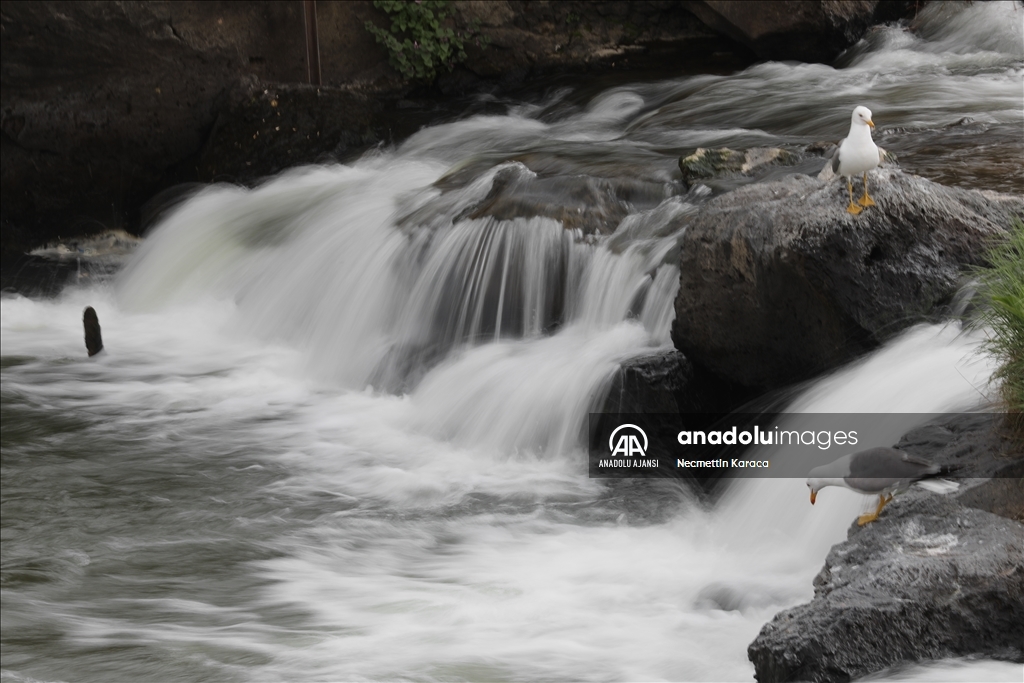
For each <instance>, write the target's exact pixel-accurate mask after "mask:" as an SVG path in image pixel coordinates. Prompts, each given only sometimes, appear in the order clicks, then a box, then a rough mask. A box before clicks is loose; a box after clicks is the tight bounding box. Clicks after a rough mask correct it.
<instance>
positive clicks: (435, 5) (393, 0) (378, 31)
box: [366, 0, 486, 81]
mask: <svg viewBox="0 0 1024 683" xmlns="http://www.w3.org/2000/svg"><path fill="white" fill-rule="evenodd" d="M373 6H374V7H376V8H377V9H380V10H383V11H384V12H385V13H386V14H387V15H388V16H389V17H390V18H391V27H390V28H389V29H383V28H381V27H379V26H377V25H376V24H374V23H373V22H372V21H367V22H366V30H367V31H369V32H370V33H371V34H372V35H373V37H374V38H376V39H377V42H378V43H380V44H381V45H383V46H384V47H385V48H386V49H387V51H388V56H389V62H390V64H391V66H392V67H394V69H395V70H396V71H398V72H399V73H400V74H402V75H403V76H405V77H406V78H408V79H415V80H424V81H432V80H434V77H435V76H437V72H438V70H439V69H442V68H444V69H447V70H448V71H451V70H452V69H453V68H454V67H455V65H456V64H457V63H459V62H462V61H464V60H465V59H466V50H465V43H466V41H473V40H475V41H476V42H477V44H481V43H482V42H486V39H483V38H481V36H480V35H479V32H478V30H477V29H478V26H477V24H476V23H475V22H474V24H473V25H471V26H469V27H468V28H465V29H462V30H456V29H454V28H452V27H451V26H450V24H451V23H452V22H450V21H446V20H447V19H449V18H450V17H451V16H452V14H453V10H452V9H451V3H449V2H447V1H446V0H413V1H405V0H374V3H373Z"/></svg>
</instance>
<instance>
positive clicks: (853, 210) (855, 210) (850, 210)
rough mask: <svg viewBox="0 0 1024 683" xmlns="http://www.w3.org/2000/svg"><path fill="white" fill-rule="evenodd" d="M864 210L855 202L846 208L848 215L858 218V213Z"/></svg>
mask: <svg viewBox="0 0 1024 683" xmlns="http://www.w3.org/2000/svg"><path fill="white" fill-rule="evenodd" d="M863 210H864V209H862V208H860V207H859V206H857V205H856V204H854V203H853V202H850V205H849V206H848V207H846V212H847V213H852V214H853V215H854V216H856V215H857V214H858V213H860V212H861V211H863Z"/></svg>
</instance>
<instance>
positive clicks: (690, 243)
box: [672, 168, 1024, 390]
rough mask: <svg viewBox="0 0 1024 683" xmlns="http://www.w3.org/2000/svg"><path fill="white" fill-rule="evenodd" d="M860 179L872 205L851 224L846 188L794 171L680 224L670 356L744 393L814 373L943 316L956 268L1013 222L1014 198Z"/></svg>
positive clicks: (896, 175)
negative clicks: (679, 354)
mask: <svg viewBox="0 0 1024 683" xmlns="http://www.w3.org/2000/svg"><path fill="white" fill-rule="evenodd" d="M869 182H870V191H871V194H872V196H873V197H874V200H875V202H876V206H873V207H870V208H867V209H865V210H864V211H863V212H862V213H861V214H860V215H858V216H853V215H851V214H849V213H847V211H846V206H847V203H848V197H847V188H846V183H844V182H841V181H838V180H836V181H833V182H830V183H825V182H822V181H819V180H817V179H815V178H811V177H808V176H805V175H795V174H794V175H790V176H787V177H785V178H783V179H781V180H777V181H772V182H765V183H758V184H753V185H747V186H744V187H741V188H739V189H737V190H734V191H732V192H728V193H726V194H723V195H720V196H718V197H715V198H714V199H712V200H710V201H708V202H707V203H706V204H704V205H703V206H702V207H701V208H700V210H699V211H697V212H696V213H695V214H693V215H689V216H684V217H682V218H681V219H680V220H682V221H685V222H686V223H687V226H686V232H685V234H684V236H683V239H682V245H681V250H680V253H681V256H680V271H681V272H680V287H679V293H678V295H677V298H676V320H675V322H674V324H673V330H672V337H673V340H674V341H675V345H676V348H677V349H679V350H680V351H682V352H683V353H684V354H686V356H687V358H689V359H690V360H691V361H693V362H694V363H695V364H697V365H699V366H703V367H705V368H707V369H709V370H710V371H712V372H713V373H715V374H717V375H719V376H721V377H722V378H725V379H728V380H731V381H733V382H736V383H738V384H740V385H742V386H746V387H751V388H757V389H762V390H763V389H769V388H774V387H779V386H783V385H787V384H791V383H793V382H798V381H801V380H804V379H807V378H810V377H813V376H814V375H817V374H819V373H821V372H823V371H825V370H828V369H829V368H832V367H835V366H836V365H838V364H840V363H843V362H845V361H848V360H850V359H852V358H854V357H856V356H858V355H860V354H862V353H864V352H866V351H868V350H870V349H872V348H874V347H876V346H877V345H878V344H880V343H881V342H883V341H884V340H886V339H887V338H889V337H891V336H893V335H894V334H896V333H897V332H899V331H900V330H902V329H904V328H905V327H907V326H909V325H912V324H914V323H917V322H921V321H924V320H928V319H932V318H936V317H939V316H941V315H942V314H943V313H944V312H948V305H949V304H950V302H951V300H952V298H953V296H954V294H955V293H956V291H957V289H958V287H959V285H960V284H961V282H962V278H963V274H964V269H965V268H966V267H968V266H971V265H974V264H979V263H981V261H982V259H983V255H984V251H985V246H986V244H987V243H988V242H989V241H990V240H992V239H994V238H996V237H998V236H999V235H1001V234H1003V233H1004V230H1005V228H1006V227H1007V226H1008V225H1009V222H1010V215H1011V214H1015V215H1018V216H1024V199H1022V198H1020V197H1015V196H1007V195H998V194H995V193H988V192H978V191H972V190H963V189H959V188H953V187H944V186H942V185H938V184H936V183H933V182H931V181H929V180H926V179H924V178H920V177H918V176H913V175H908V174H905V173H903V172H901V171H899V170H897V169H889V168H882V169H879V170H877V171H875V172H873V173H872V175H871V176H870V178H869ZM856 189H857V192H858V193H859V191H860V183H859V182H858V183H857V188H856Z"/></svg>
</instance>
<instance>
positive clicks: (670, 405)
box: [601, 351, 693, 414]
mask: <svg viewBox="0 0 1024 683" xmlns="http://www.w3.org/2000/svg"><path fill="white" fill-rule="evenodd" d="M692 380H693V368H692V366H691V365H690V363H689V362H688V361H687V360H686V357H685V356H683V354H681V353H679V352H678V351H667V352H664V353H655V354H651V355H649V356H640V357H638V358H632V359H630V360H629V361H627V362H625V363H623V364H622V367H621V368H620V369H619V372H618V374H616V376H615V378H614V379H613V380H612V383H611V386H610V387H609V389H608V397H607V398H606V399H605V402H604V407H603V408H602V410H601V412H603V413H672V414H675V413H678V412H679V410H680V408H679V400H680V398H682V397H683V395H684V393H685V392H686V391H687V390H688V389H689V390H691V391H692V386H691V382H692Z"/></svg>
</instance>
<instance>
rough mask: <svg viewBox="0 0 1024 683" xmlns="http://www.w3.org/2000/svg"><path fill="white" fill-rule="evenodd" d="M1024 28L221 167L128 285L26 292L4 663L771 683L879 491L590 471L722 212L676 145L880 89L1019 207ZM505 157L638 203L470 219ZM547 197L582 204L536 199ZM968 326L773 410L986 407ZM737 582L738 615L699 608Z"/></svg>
mask: <svg viewBox="0 0 1024 683" xmlns="http://www.w3.org/2000/svg"><path fill="white" fill-rule="evenodd" d="M1022 19H1024V10H1022V9H1021V7H1020V5H1019V4H1016V3H974V4H972V5H968V6H963V5H956V6H952V5H942V4H939V3H934V4H931V5H929V6H928V8H927V9H926V10H925V12H924V13H922V15H921V16H920V17H919V18H918V20H916V22H915V26H914V31H909V30H906V29H903V28H897V27H890V28H883V29H879V30H877V31H875V32H873V33H872V34H871V35H869V36H868V38H867V39H866V40H865V41H863V43H862V44H861V45H859V46H857V47H856V48H854V49H853V50H851V51H850V52H849V53H848V54H847V55H846V56H845V57H844V58H843V59H842V60H841V62H840V65H839V67H838V68H834V67H830V66H824V65H795V64H782V63H767V64H760V65H757V66H753V67H751V68H749V69H747V70H745V71H743V72H740V73H736V74H732V75H728V76H691V77H685V78H678V79H674V80H662V81H657V82H638V83H634V84H630V85H621V86H616V87H613V88H610V89H605V90H601V91H599V92H596V93H594V92H588V91H586V90H585V89H583V88H580V89H573V88H568V87H564V88H553V89H550V90H548V91H546V92H545V93H543V95H541V96H539V97H537V98H536V99H532V100H527V101H515V102H513V101H509V102H492V103H490V104H491V105H492V106H498V107H503V108H504V110H505V111H504V113H502V114H489V115H476V116H472V117H468V118H465V119H463V120H459V121H455V122H450V123H446V124H443V125H437V126H433V127H429V128H425V129H423V130H422V131H420V132H419V133H417V134H416V135H414V136H413V137H411V138H410V139H408V140H407V141H405V142H404V143H402V144H401V145H399V146H398V147H397V148H393V149H386V150H378V151H375V152H374V153H371V154H368V155H366V156H365V157H363V158H362V159H360V160H359V161H357V162H355V163H352V164H349V165H336V166H327V167H309V168H303V169H295V170H293V171H291V172H288V173H286V174H284V175H282V176H280V177H278V178H276V179H272V180H270V181H268V182H267V183H265V184H263V185H261V186H260V187H258V188H256V189H251V190H250V189H242V188H234V187H224V186H217V187H210V188H207V189H205V190H204V191H202V192H201V193H199V194H197V195H196V196H194V197H192V198H191V199H189V200H188V201H187V202H185V203H184V204H182V205H180V206H179V207H177V208H176V209H175V210H174V211H172V212H171V213H169V214H168V215H167V216H166V217H165V218H164V220H163V221H162V222H161V223H160V224H159V225H158V226H157V227H156V228H155V229H154V230H153V231H152V233H151V234H150V235H149V236H148V237H147V239H146V240H145V242H144V243H143V245H142V246H141V247H140V248H139V249H138V250H137V251H136V253H135V254H134V255H133V256H132V257H131V259H130V261H129V262H128V264H127V265H126V266H125V268H124V269H123V270H122V271H121V272H119V273H118V274H117V276H116V277H115V278H113V279H111V280H103V281H98V282H92V283H87V282H86V281H85V280H83V282H82V283H79V284H76V285H74V286H69V287H68V288H66V289H65V290H64V291H63V292H62V293H61V294H60V295H59V296H57V297H53V298H42V297H25V296H20V295H14V294H5V295H4V297H3V299H2V300H0V305H2V322H0V335H2V336H0V341H2V366H0V367H2V385H0V386H2V420H3V430H2V432H0V440H2V441H0V442H2V475H3V477H2V479H3V497H2V501H3V517H2V534H3V536H2V538H3V558H2V640H3V648H2V655H0V656H2V680H4V681H7V680H10V681H236V680H237V681H334V680H407V679H411V680H474V681H477V680H487V681H498V680H510V681H511V680H566V681H568V680H572V681H578V680H594V681H615V680H625V681H640V680H645V681H646V680H673V681H684V680H712V681H733V680H736V681H740V680H751V679H752V675H753V667H752V665H751V664H750V663H749V662H748V661H747V657H746V648H747V645H748V644H749V643H750V642H751V641H752V640H753V638H754V637H755V636H756V635H757V632H758V631H759V629H760V628H761V626H762V625H763V624H764V623H765V622H766V621H768V620H770V619H771V618H772V616H773V615H774V614H775V613H777V612H778V611H780V610H782V609H784V608H786V607H789V606H792V605H795V604H798V603H800V602H804V601H806V600H808V599H809V598H810V597H811V595H812V587H811V579H812V578H813V576H814V575H815V574H816V573H817V572H818V570H819V569H820V567H821V564H822V562H823V560H824V557H825V554H826V553H827V551H828V548H829V547H830V546H831V545H832V544H834V543H836V542H838V541H841V540H842V539H843V538H845V534H846V530H847V528H848V526H849V524H850V522H851V520H852V519H853V517H854V516H855V515H856V514H857V513H858V512H860V511H861V510H862V509H863V508H864V501H863V500H862V499H861V497H860V496H858V495H856V494H853V493H852V492H848V491H843V490H835V492H834V495H833V491H832V490H830V491H829V493H830V495H829V496H822V498H821V501H820V503H819V504H818V505H816V506H815V507H814V508H811V507H810V506H809V504H808V502H807V497H806V487H805V485H804V483H803V481H799V480H757V481H754V480H748V481H738V482H736V484H735V485H734V486H733V487H732V488H730V489H728V490H727V491H726V492H725V494H724V495H723V496H722V497H721V498H720V499H719V500H717V501H716V502H715V503H714V504H713V505H712V504H709V503H707V502H704V501H702V500H701V499H700V498H699V497H698V496H696V495H695V494H693V493H692V492H691V491H690V490H689V489H688V488H687V487H686V486H683V485H679V484H675V483H669V482H656V481H634V482H629V481H626V482H621V481H620V482H609V481H605V480H597V479H589V478H588V477H587V474H586V456H585V452H584V450H583V447H582V445H581V443H580V429H581V426H582V425H583V424H584V421H585V420H586V416H587V413H588V412H590V411H592V410H595V409H596V408H599V407H600V405H601V401H602V400H603V396H604V392H606V391H607V388H608V387H607V385H608V382H609V380H610V379H611V377H612V376H613V375H614V373H615V372H616V370H617V368H618V367H619V365H620V364H621V363H622V362H623V361H625V360H628V359H629V358H632V357H636V356H638V355H641V354H646V353H650V352H651V351H653V350H657V349H667V348H670V347H671V340H670V339H669V329H670V327H671V322H672V318H673V316H674V309H673V300H674V297H675V292H676V288H677V285H678V270H677V266H676V265H675V263H676V259H675V256H676V255H677V253H678V252H677V250H678V238H679V234H678V232H677V231H675V230H674V229H673V228H672V227H671V226H673V225H678V224H679V223H678V222H677V221H676V219H678V218H679V217H680V216H685V215H686V214H687V213H688V212H691V211H693V210H694V205H695V204H696V203H698V202H699V201H702V200H703V198H704V197H705V194H702V192H701V191H692V190H691V191H689V192H687V191H685V188H683V187H682V186H681V184H680V183H679V182H678V180H677V177H678V171H677V170H675V163H676V158H677V157H678V155H679V154H681V153H685V152H689V151H692V150H693V148H694V147H697V146H726V145H727V146H731V147H734V148H740V149H743V148H745V147H749V146H753V145H757V146H789V147H793V148H796V147H800V146H803V145H807V144H809V143H811V142H815V141H817V140H821V139H833V140H834V139H838V138H840V137H842V136H843V135H844V134H845V132H846V129H847V128H848V121H849V112H850V111H851V110H852V108H853V106H855V105H857V104H866V105H868V106H869V107H870V108H871V109H872V110H873V112H874V120H875V123H876V124H877V126H878V133H876V138H878V139H879V140H880V141H881V142H882V145H883V146H885V147H887V148H888V149H890V150H893V151H896V152H897V153H898V154H899V156H900V160H901V164H902V165H903V167H904V168H905V169H906V170H910V171H913V172H917V173H919V174H921V175H925V176H927V177H931V178H933V179H935V180H938V181H940V182H944V183H947V184H957V185H960V186H963V187H971V188H978V189H995V190H1001V191H1015V192H1020V191H1021V187H1022V185H1024V169H1022V166H1021V164H1020V159H1021V155H1022V153H1024V136H1022V126H1024V104H1022V102H1024V86H1022V77H1024V41H1022V29H1021V25H1022ZM965 117H969V118H970V119H971V121H969V122H961V121H962V119H964V118H965ZM499 174H502V175H501V176H500V177H514V178H516V179H518V180H517V181H516V182H522V183H524V187H525V186H528V184H529V182H530V181H531V179H533V178H536V177H544V176H551V175H555V174H558V175H563V176H576V177H581V176H585V177H586V178H585V180H584V181H583V185H582V187H584V188H585V189H593V188H595V187H600V182H599V181H601V180H602V179H604V180H607V179H611V180H618V181H622V180H624V179H628V180H629V181H630V182H633V183H639V184H640V186H641V189H642V191H638V192H637V193H636V196H637V199H636V201H635V202H631V203H627V204H626V205H625V208H624V209H622V211H623V212H624V216H625V217H624V218H622V219H621V221H619V222H618V223H617V228H615V229H614V234H611V235H610V236H604V235H601V234H592V233H591V232H590V231H587V230H583V229H566V228H565V227H563V224H562V223H561V222H560V221H559V220H556V219H554V218H550V217H545V216H544V215H534V216H529V217H528V216H522V217H509V218H501V219H498V218H494V217H487V216H477V217H473V216H471V215H470V214H469V213H468V212H471V210H472V208H473V207H474V206H476V205H477V204H478V203H479V202H480V201H481V200H482V199H483V198H485V197H486V196H487V195H488V193H489V192H490V190H491V188H492V185H493V184H494V182H495V178H497V177H499ZM575 187H580V186H579V185H577V186H575ZM541 200H542V201H545V202H548V203H550V202H552V201H561V202H563V203H564V204H565V206H569V207H573V206H576V203H574V202H577V203H578V199H577V198H576V197H575V196H573V195H571V193H569V194H566V195H563V196H557V195H556V196H550V195H549V196H545V197H542V198H541V199H540V200H538V199H537V197H535V196H533V195H530V196H524V197H523V198H522V201H523V202H526V203H529V202H537V201H541ZM620 208H621V207H620ZM584 233H586V234H584ZM86 305H91V306H93V307H95V308H96V310H97V311H98V312H99V316H100V321H101V324H102V326H103V335H104V340H105V342H106V349H107V350H106V351H105V352H104V353H103V354H101V355H99V356H97V357H95V358H93V359H88V358H85V354H84V348H83V344H82V339H81V338H82V327H81V313H82V309H83V307H84V306H86ZM978 341H979V337H978V335H977V333H966V332H963V331H961V330H960V329H959V327H958V326H957V325H956V324H953V323H951V324H948V325H926V326H918V327H915V328H913V329H910V330H908V331H906V332H905V333H904V334H902V335H901V336H899V337H898V338H897V339H895V340H893V341H892V342H891V343H889V344H887V345H886V346H885V347H884V348H882V349H880V350H879V351H878V352H876V353H875V354H873V355H872V356H870V357H868V358H865V359H863V360H861V361H859V362H857V363H855V364H853V365H851V366H849V367H846V368H843V369H840V370H839V371H837V372H835V373H833V374H832V375H830V376H828V377H823V378H821V379H819V380H818V381H816V382H815V383H813V384H812V385H811V386H810V387H808V388H807V389H806V390H805V391H804V392H803V393H802V394H801V395H799V396H798V397H796V398H795V399H794V400H793V402H792V403H791V405H790V406H789V408H788V410H789V411H790V412H792V413H800V412H857V411H865V412H882V411H892V412H907V413H910V412H919V413H931V412H941V411H955V410H962V409H969V408H971V407H972V406H975V405H977V404H978V403H979V402H980V401H981V400H982V398H983V396H984V395H985V394H987V393H989V392H990V391H991V387H990V386H989V383H988V381H989V377H990V375H991V372H992V366H991V364H990V363H989V361H988V360H987V359H986V358H985V357H984V356H982V355H981V354H979V352H978ZM791 419H793V420H799V416H798V415H794V416H793V417H791ZM898 436H899V434H894V435H893V440H894V441H895V440H896V438H898ZM723 587H724V589H726V590H728V591H729V592H730V593H731V594H732V595H734V596H736V605H735V609H731V610H723V609H720V608H719V606H716V605H714V604H710V603H709V602H708V601H707V600H706V599H705V596H706V595H708V592H709V591H716V590H721V589H722V588H723ZM885 676H886V677H887V678H886V680H936V679H939V678H942V679H944V680H1020V667H1019V665H1014V664H1007V663H1004V662H992V661H955V662H940V663H935V664H930V665H925V666H922V667H917V668H913V667H912V668H910V669H902V670H899V671H893V672H887V673H886V674H885Z"/></svg>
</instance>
